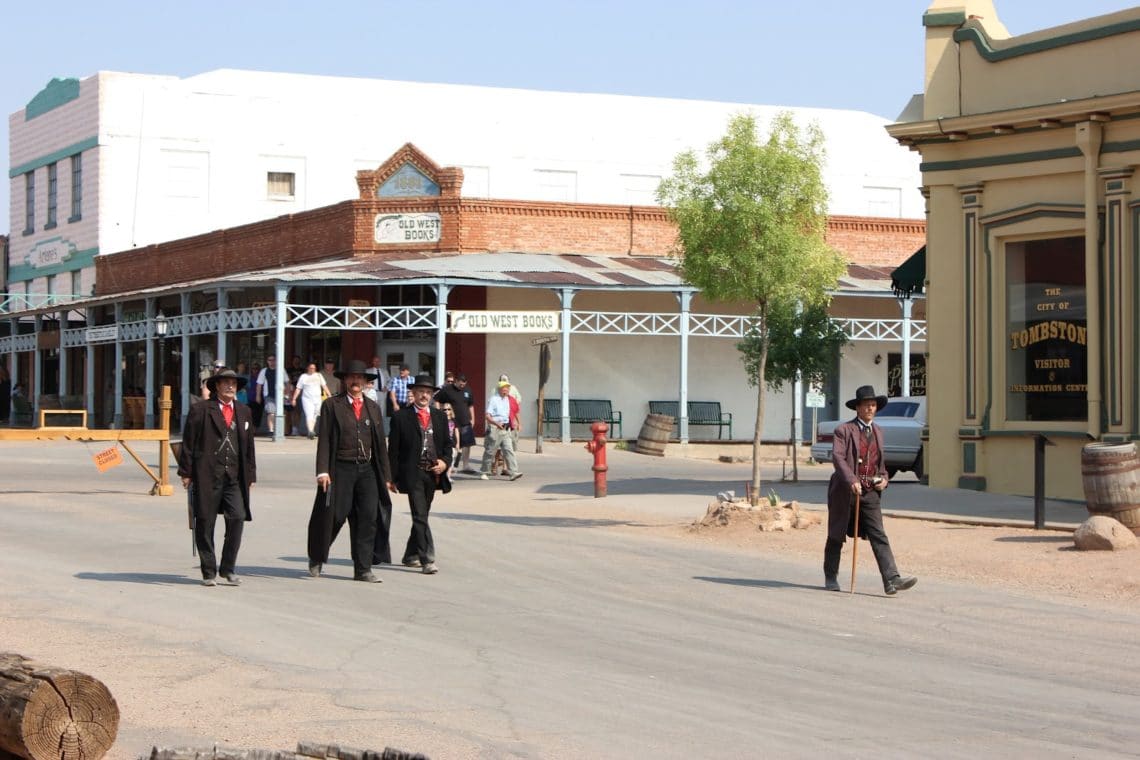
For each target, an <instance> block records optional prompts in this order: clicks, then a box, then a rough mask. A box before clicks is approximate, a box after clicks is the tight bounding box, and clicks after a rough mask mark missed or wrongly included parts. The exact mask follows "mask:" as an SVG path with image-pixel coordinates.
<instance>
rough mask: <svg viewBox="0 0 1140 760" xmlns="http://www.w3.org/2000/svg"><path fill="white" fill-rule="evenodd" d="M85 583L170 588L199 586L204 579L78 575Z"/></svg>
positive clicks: (140, 575) (156, 575)
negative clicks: (167, 586)
mask: <svg viewBox="0 0 1140 760" xmlns="http://www.w3.org/2000/svg"><path fill="white" fill-rule="evenodd" d="M75 577H76V578H79V579H80V580H84V581H110V582H111V583H150V584H155V585H164V584H165V585H170V586H198V585H201V583H202V579H201V578H197V577H190V576H187V575H170V574H169V573H76V574H75Z"/></svg>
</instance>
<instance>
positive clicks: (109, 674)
mask: <svg viewBox="0 0 1140 760" xmlns="http://www.w3.org/2000/svg"><path fill="white" fill-rule="evenodd" d="M98 448H102V446H99V445H95V444H92V445H91V446H85V445H84V444H80V443H67V442H63V443H54V444H53V443H28V444H14V443H0V461H2V462H3V464H2V465H0V468H2V469H0V473H2V478H3V483H4V488H3V491H4V492H3V493H2V494H0V578H2V579H3V582H4V589H3V591H2V592H0V600H3V601H2V605H3V607H4V615H3V622H0V640H2V641H4V642H5V643H4V645H3V646H0V649H11V650H14V651H18V652H20V653H22V654H25V655H28V656H32V657H34V658H37V659H42V660H44V661H51V662H53V663H55V664H61V665H66V666H70V667H74V668H76V669H79V670H84V671H85V672H88V673H91V674H92V675H95V676H96V677H98V678H100V679H102V680H103V681H104V682H105V683H107V685H108V686H109V687H110V689H111V691H112V693H113V694H115V696H116V698H117V699H118V700H119V703H120V707H121V709H122V725H121V729H120V733H119V741H118V743H117V745H116V747H115V749H114V750H113V756H114V757H116V758H131V757H134V756H136V755H137V754H139V753H142V752H144V751H146V750H148V749H149V747H150V746H151V745H152V744H159V745H194V746H209V745H211V744H213V743H214V742H215V741H216V742H219V743H223V744H230V745H237V746H259V747H274V748H280V749H284V748H290V747H292V746H293V745H294V744H295V743H296V742H297V741H298V740H317V741H329V742H341V743H344V744H347V745H352V746H360V747H370V748H374V749H379V748H382V747H383V746H385V745H390V746H394V747H400V748H403V749H407V750H415V751H420V752H424V753H426V754H428V755H429V756H430V757H432V758H435V759H436V760H439V759H440V758H455V757H482V758H502V757H520V758H562V757H606V758H610V757H612V758H626V757H630V758H633V757H653V758H692V757H713V756H716V757H762V756H766V757H899V758H902V757H907V758H911V757H938V758H957V757H961V758H967V757H968V758H974V757H998V756H1001V757H1034V758H1041V757H1066V758H1068V757H1097V758H1110V757H1132V756H1135V752H1136V747H1137V743H1138V742H1140V728H1138V725H1137V722H1136V720H1135V715H1136V714H1138V713H1140V675H1138V670H1137V667H1136V659H1137V654H1138V653H1140V648H1138V647H1137V644H1136V633H1135V632H1136V630H1137V629H1138V624H1140V612H1138V611H1136V610H1129V609H1114V608H1111V607H1108V606H1089V605H1085V604H1082V603H1079V602H1073V601H1069V600H1064V599H1056V600H1054V599H1045V598H1040V597H1030V596H1025V595H1017V594H1012V593H1011V594H1006V593H1001V592H994V591H992V590H985V591H983V590H978V589H975V588H971V587H969V586H964V585H960V584H956V583H953V582H948V581H944V580H940V579H938V578H923V581H922V584H921V585H920V587H919V590H918V591H915V592H912V593H908V594H904V595H901V596H899V597H898V598H894V599H890V598H886V597H884V596H882V594H881V588H879V587H878V584H877V583H874V582H873V581H872V580H871V579H870V577H868V580H867V582H866V584H865V585H864V586H863V587H862V592H861V593H856V594H855V595H854V596H850V595H848V594H828V593H824V592H822V591H820V590H819V584H820V569H819V566H818V562H816V561H811V562H808V561H796V560H792V559H786V558H775V557H768V556H758V555H757V554H756V553H754V552H743V551H739V550H732V549H727V548H718V547H710V546H707V545H704V544H700V545H697V544H696V543H689V542H686V541H680V540H676V539H671V538H663V537H660V536H659V535H658V534H654V533H652V532H651V531H646V530H641V529H640V528H641V526H650V525H661V524H675V523H679V522H689V521H691V520H692V519H694V518H695V517H698V516H700V515H701V514H702V513H703V511H704V504H705V503H707V501H708V500H709V498H710V497H711V496H712V495H714V494H715V493H716V492H717V491H721V490H725V489H734V490H736V491H737V493H740V492H741V491H742V490H743V483H744V482H745V480H746V479H747V478H748V473H749V471H750V466H749V465H747V464H721V463H717V462H709V461H698V460H693V459H680V458H674V457H666V458H664V459H656V458H650V457H641V456H638V455H635V454H631V453H628V452H621V451H616V452H611V457H610V459H611V468H612V469H611V482H610V496H609V497H607V499H604V500H595V499H593V498H591V497H592V486H591V482H590V476H591V473H590V470H589V457H588V456H587V455H586V453H585V452H584V451H582V448H581V444H573V445H570V446H562V445H558V444H550V443H548V444H547V453H545V454H543V455H541V456H538V455H534V454H524V455H523V456H522V465H523V468H524V470H525V472H526V475H525V476H524V478H523V479H522V480H520V481H518V482H516V483H507V482H504V481H492V482H481V481H478V480H473V479H463V480H461V481H460V482H458V483H457V485H456V489H455V491H454V492H453V493H452V494H451V495H449V496H447V497H441V499H440V500H439V501H437V509H436V510H435V511H434V512H433V518H432V522H433V529H434V531H435V534H436V544H437V547H438V552H439V566H440V570H441V572H440V573H439V575H437V576H432V577H427V576H423V575H421V574H419V573H418V572H412V571H408V570H406V569H404V568H391V567H385V568H381V569H380V571H379V572H380V573H381V575H382V577H383V579H384V583H383V584H379V585H376V586H373V585H368V584H362V583H354V582H352V581H351V580H350V579H351V575H352V568H351V563H350V562H349V559H348V544H347V536H343V537H342V538H340V539H339V541H338V542H337V544H335V545H334V547H333V557H334V559H333V561H332V562H331V563H330V566H329V567H328V568H327V569H328V573H327V577H324V578H321V579H318V580H313V579H309V578H308V577H307V576H306V573H305V567H306V561H305V557H304V547H305V524H306V521H307V518H308V508H309V504H310V503H311V494H312V490H311V484H312V477H311V471H312V451H313V448H312V445H311V443H310V442H308V441H303V440H288V441H286V442H284V443H281V444H271V443H264V444H262V443H261V442H260V441H259V450H258V451H259V462H260V477H261V482H260V483H259V484H258V485H257V487H256V488H255V490H254V498H255V502H254V507H253V510H254V521H253V522H252V523H251V524H249V525H248V527H247V532H246V540H245V543H244V545H243V547H242V553H241V556H240V559H239V572H240V573H241V574H242V575H243V576H244V578H245V583H244V585H243V586H242V587H241V588H237V589H234V588H227V587H218V588H211V589H208V588H203V587H201V586H200V585H198V572H197V568H196V560H194V559H192V558H191V556H190V533H189V531H188V530H187V527H186V515H185V500H184V498H183V496H182V492H181V489H179V491H178V493H177V494H176V496H175V497H173V498H162V497H151V496H147V495H145V492H146V490H147V488H148V481H147V480H146V479H145V477H144V476H143V475H142V474H141V471H139V470H138V468H137V467H136V466H135V465H134V464H133V463H131V462H129V461H128V462H127V463H126V464H124V465H123V466H121V467H119V468H117V469H115V470H112V471H110V472H108V473H105V474H99V473H98V472H97V471H96V470H95V467H94V465H93V464H92V463H91V459H90V457H91V455H92V454H93V453H94V452H95V450H97V449H98ZM153 448H154V447H153V446H150V445H148V447H147V448H146V449H144V450H143V451H144V453H146V454H149V455H150V456H149V457H148V458H149V459H151V460H152V461H153V460H155V459H156V457H155V456H154V455H153V451H151V449H153ZM527 450H528V451H529V450H533V443H532V442H529V446H528V449H527ZM476 451H479V450H478V449H476ZM827 472H828V470H827V469H826V468H806V470H805V472H804V476H805V482H802V483H800V484H795V485H792V484H782V485H777V486H775V487H776V488H777V489H778V490H779V492H780V495H781V497H783V498H798V499H801V501H805V502H814V503H819V502H821V501H822V500H823V499H822V493H823V488H824V478H825V477H826V474H827ZM771 474H778V468H777V469H776V470H774V471H773V473H771ZM898 485H899V486H901V487H900V488H898V489H897V492H896V496H895V499H894V502H895V503H896V504H899V505H900V508H901V506H902V503H903V501H904V499H903V498H902V497H901V496H900V495H899V494H902V493H911V494H912V495H911V496H910V497H908V498H907V499H906V501H907V507H908V509H911V508H913V510H914V511H916V512H923V511H927V512H930V513H941V511H942V510H947V509H951V508H954V507H955V505H962V504H967V503H973V504H974V505H975V506H974V507H973V509H974V511H975V512H984V513H985V514H984V515H982V516H984V517H987V518H989V519H1028V520H1031V519H1032V502H1031V500H1025V499H1021V500H1018V499H1008V498H1006V499H997V498H994V497H987V496H986V495H970V497H971V498H970V499H966V498H964V495H963V494H961V493H959V492H950V493H947V494H939V493H937V492H933V493H931V492H930V489H924V488H922V487H920V486H918V485H917V484H905V483H904V482H900V483H899V484H898ZM396 504H397V509H396V518H395V519H394V526H393V546H394V552H395V553H398V552H399V551H400V550H401V549H402V546H403V541H404V540H405V538H406V536H407V532H408V529H409V527H410V519H409V518H408V515H407V507H406V502H405V500H404V497H402V496H400V497H397V502H396ZM1027 505H1028V510H1029V511H1028V513H1026V506H1027ZM1078 507H1079V505H1072V504H1064V503H1059V502H1050V504H1049V510H1050V511H1049V519H1050V520H1051V521H1057V522H1079V520H1080V519H1083V517H1080V516H1079V515H1080V513H1081V512H1083V511H1084V510H1083V507H1080V508H1079V509H1078ZM1006 513H1008V514H1006ZM973 516H974V517H977V516H978V515H973ZM220 534H221V526H219V540H220Z"/></svg>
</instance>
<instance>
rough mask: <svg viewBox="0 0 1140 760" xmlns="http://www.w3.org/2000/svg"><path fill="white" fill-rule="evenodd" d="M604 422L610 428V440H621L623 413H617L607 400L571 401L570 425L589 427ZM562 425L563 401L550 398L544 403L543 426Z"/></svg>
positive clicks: (577, 399)
mask: <svg viewBox="0 0 1140 760" xmlns="http://www.w3.org/2000/svg"><path fill="white" fill-rule="evenodd" d="M599 421H601V422H604V423H606V424H607V425H609V426H610V430H609V434H608V437H609V438H621V412H615V411H614V408H613V404H612V403H611V402H610V401H609V400H606V399H596V398H572V399H570V424H571V425H589V424H591V423H594V422H599ZM561 423H562V399H559V398H548V399H543V401H542V424H543V425H560V424H561Z"/></svg>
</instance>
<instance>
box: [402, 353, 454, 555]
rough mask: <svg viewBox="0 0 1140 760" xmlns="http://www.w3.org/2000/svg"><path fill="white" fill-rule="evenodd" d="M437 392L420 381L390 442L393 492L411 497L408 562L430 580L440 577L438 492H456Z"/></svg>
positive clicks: (448, 435)
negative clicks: (434, 522) (432, 523)
mask: <svg viewBox="0 0 1140 760" xmlns="http://www.w3.org/2000/svg"><path fill="white" fill-rule="evenodd" d="M435 390H436V389H435V383H434V382H432V379H431V377H429V376H428V375H417V376H416V379H415V380H413V381H412V382H411V384H410V385H409V386H408V399H409V401H410V403H408V404H407V405H406V406H403V407H401V408H400V410H399V411H397V412H396V413H395V414H394V415H393V416H392V432H391V433H390V434H389V436H388V456H389V458H390V459H391V465H392V474H393V475H394V477H395V480H394V482H393V483H390V484H389V486H388V487H389V488H391V489H392V491H396V490H397V489H398V490H399V491H400V492H401V493H406V494H407V495H408V503H409V504H410V505H411V509H412V533H411V535H410V536H408V546H407V548H406V549H404V560H403V561H404V564H405V565H406V566H408V567H419V568H422V570H423V572H424V573H425V574H426V575H433V574H434V573H436V572H438V570H437V568H436V566H435V542H434V541H433V540H432V536H431V528H430V527H429V526H428V512H430V511H431V502H432V499H433V498H434V497H435V492H436V489H440V490H442V491H443V492H444V493H447V492H448V491H450V490H451V481H450V480H449V479H448V477H447V470H448V468H449V466H450V464H451V455H452V448H453V445H452V442H451V433H450V432H449V431H448V428H447V415H446V414H444V412H443V410H441V409H436V408H435V407H434V406H432V403H431V402H432V396H433V395H434V394H435Z"/></svg>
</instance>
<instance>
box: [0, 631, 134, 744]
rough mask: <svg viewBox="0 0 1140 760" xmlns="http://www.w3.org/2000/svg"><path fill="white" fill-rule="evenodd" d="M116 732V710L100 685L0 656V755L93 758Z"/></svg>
mask: <svg viewBox="0 0 1140 760" xmlns="http://www.w3.org/2000/svg"><path fill="white" fill-rule="evenodd" d="M118 732H119V706H118V705H117V704H116V703H115V698H114V697H112V696H111V692H110V691H108V690H107V687H106V686H104V685H103V684H102V683H101V682H100V681H98V680H96V679H95V678H92V677H91V676H88V675H84V674H83V673H77V672H75V671H74V670H65V669H64V668H55V667H51V666H49V665H44V664H42V663H37V662H32V661H30V660H28V659H27V658H25V657H21V656H20V655H18V654H14V653H12V652H0V755H2V754H4V753H6V752H7V753H11V754H13V755H15V756H16V757H21V758H29V760H45V759H46V758H52V759H53V760H60V759H62V758H85V760H98V759H99V758H101V757H103V755H105V754H106V753H107V750H109V749H110V748H111V745H112V744H114V743H115V736H116V735H117V734H118Z"/></svg>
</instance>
